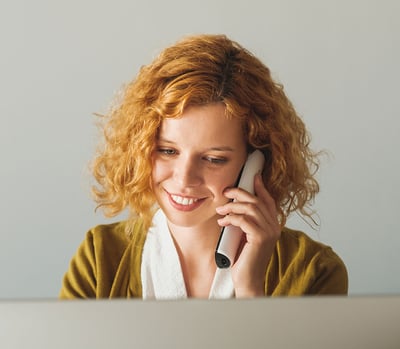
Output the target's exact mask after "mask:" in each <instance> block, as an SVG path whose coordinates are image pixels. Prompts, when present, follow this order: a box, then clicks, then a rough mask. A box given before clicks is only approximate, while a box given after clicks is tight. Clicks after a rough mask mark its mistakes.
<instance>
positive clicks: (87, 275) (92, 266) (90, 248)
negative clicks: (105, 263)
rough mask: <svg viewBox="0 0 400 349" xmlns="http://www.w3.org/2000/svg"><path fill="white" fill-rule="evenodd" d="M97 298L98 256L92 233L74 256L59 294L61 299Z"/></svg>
mask: <svg viewBox="0 0 400 349" xmlns="http://www.w3.org/2000/svg"><path fill="white" fill-rule="evenodd" d="M95 297H96V256H95V249H94V243H93V234H92V231H89V232H88V233H87V234H86V238H85V240H84V241H83V242H82V243H81V245H80V246H79V248H78V250H77V252H76V253H75V255H74V256H73V258H72V260H71V262H70V265H69V269H68V271H67V272H66V274H65V275H64V278H63V281H62V287H61V291H60V294H59V298H61V299H73V298H95Z"/></svg>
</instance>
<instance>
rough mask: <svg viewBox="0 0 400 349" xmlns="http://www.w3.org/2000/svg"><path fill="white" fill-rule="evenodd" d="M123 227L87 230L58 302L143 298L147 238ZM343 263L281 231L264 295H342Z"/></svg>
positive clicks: (298, 236)
mask: <svg viewBox="0 0 400 349" xmlns="http://www.w3.org/2000/svg"><path fill="white" fill-rule="evenodd" d="M125 227H126V222H119V223H114V224H109V225H99V226H97V227H95V228H93V229H92V230H90V231H89V232H88V233H87V235H86V239H85V240H84V241H83V243H82V244H81V245H80V247H79V248H78V250H77V252H76V254H75V256H74V257H73V258H72V261H71V263H70V266H69V269H68V271H67V273H66V274H65V276H64V279H63V283H62V288H61V292H60V298H62V299H68V298H117V297H123V298H131V297H139V298H141V297H142V286H141V277H140V270H141V257H142V251H143V246H144V242H145V237H146V232H144V231H143V229H142V226H141V222H140V221H139V220H138V221H137V222H136V224H135V226H134V229H133V233H132V236H131V237H128V235H127V234H126V229H125ZM347 288H348V278H347V271H346V267H345V265H344V264H343V262H342V260H341V259H340V258H339V257H338V256H337V255H336V254H335V252H333V251H332V249H331V248H330V247H328V246H325V245H323V244H321V243H319V242H316V241H314V240H312V239H311V238H309V237H308V236H307V235H305V234H304V233H302V232H299V231H295V230H291V229H288V228H284V229H283V231H282V235H281V238H280V240H279V241H278V243H277V245H276V248H275V251H274V253H273V255H272V257H271V261H270V263H269V265H268V268H267V270H266V280H265V294H266V295H268V296H269V295H271V296H300V295H317V294H329V295H333V294H347Z"/></svg>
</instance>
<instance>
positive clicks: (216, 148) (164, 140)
mask: <svg viewBox="0 0 400 349" xmlns="http://www.w3.org/2000/svg"><path fill="white" fill-rule="evenodd" d="M157 141H158V142H161V143H166V144H174V145H175V144H177V142H175V141H171V140H169V139H167V138H164V137H158V139H157ZM205 150H206V151H210V150H212V151H228V152H234V151H235V149H233V148H232V147H230V146H228V145H226V146H225V145H221V146H219V145H218V146H212V147H209V148H206V149H205Z"/></svg>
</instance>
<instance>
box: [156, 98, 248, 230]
mask: <svg viewBox="0 0 400 349" xmlns="http://www.w3.org/2000/svg"><path fill="white" fill-rule="evenodd" d="M246 155H247V154H246V144H245V140H244V137H243V133H242V127H241V123H240V121H239V120H237V119H231V120H229V119H228V118H227V117H226V116H225V107H224V105H223V104H222V103H216V104H209V105H205V106H193V107H189V108H187V109H186V110H185V112H184V113H183V114H182V117H180V118H176V119H165V120H164V121H163V122H162V124H161V128H160V132H159V135H158V139H157V145H156V148H155V151H154V153H153V159H152V160H153V173H152V181H153V188H154V192H155V195H156V199H157V202H158V204H159V205H160V207H161V209H162V210H163V211H164V213H165V214H166V216H167V219H168V221H169V222H170V223H172V224H173V225H176V226H182V227H196V226H199V227H200V226H201V225H202V224H209V223H212V224H216V219H217V214H216V212H215V208H216V207H217V206H220V205H222V204H224V203H226V202H227V199H226V197H224V195H223V191H224V189H225V188H227V187H231V186H234V184H235V183H236V180H237V177H238V174H239V172H240V169H241V168H242V166H243V164H244V162H245V159H246Z"/></svg>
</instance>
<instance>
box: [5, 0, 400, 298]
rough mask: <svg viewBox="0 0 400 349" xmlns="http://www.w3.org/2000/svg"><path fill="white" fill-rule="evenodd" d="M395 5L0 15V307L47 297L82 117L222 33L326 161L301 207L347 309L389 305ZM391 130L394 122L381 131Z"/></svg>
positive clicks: (115, 4)
mask: <svg viewBox="0 0 400 349" xmlns="http://www.w3.org/2000/svg"><path fill="white" fill-rule="evenodd" d="M399 4H400V3H399V2H398V1H397V0H392V1H391V0H370V1H366V0H364V1H362V0H349V1H344V0H343V1H340V0H339V1H329V2H328V1H321V0H303V1H296V0H293V1H289V0H284V1H283V0H274V1H268V0H259V1H256V0H247V1H240V2H239V1H228V0H203V1H193V2H190V1H179V0H170V1H158V3H156V2H155V1H153V2H150V1H147V2H145V1H144V2H143V3H142V2H141V3H139V2H138V1H127V0H125V1H124V0H113V1H111V0H110V1H104V0H103V1H102V0H96V1H95V0H86V1H85V0H79V1H78V0H69V1H62V2H61V1H54V0H52V1H51V0H37V1H28V0H24V1H23V0H19V1H18V0H16V1H11V0H10V1H4V0H3V1H2V2H1V5H0V8H1V9H0V36H1V41H0V42H1V48H0V49H1V55H0V96H1V103H0V120H1V128H0V163H1V165H0V176H1V177H0V178H1V181H0V195H1V200H0V215H1V227H0V276H1V281H0V298H20V297H24V298H32V297H41V298H44V297H56V296H57V293H58V290H59V287H60V283H61V278H62V275H63V273H64V272H65V270H66V269H67V266H68V262H69V259H70V258H71V256H72V255H73V253H74V251H75V249H76V247H77V246H78V244H79V243H80V242H81V240H82V239H83V237H84V234H85V232H86V230H88V229H89V228H90V227H92V226H93V225H95V224H98V223H100V222H106V221H107V220H106V219H104V218H103V217H102V216H101V215H100V214H99V213H97V214H95V213H94V204H93V203H92V201H91V198H90V193H89V187H90V182H91V178H90V174H89V173H88V170H87V168H88V163H89V161H90V159H91V157H92V154H93V151H94V147H95V144H96V136H97V130H96V128H95V122H96V118H95V117H94V116H93V113H94V112H103V111H105V110H106V108H107V106H108V105H109V103H110V101H111V100H112V97H113V95H114V94H115V92H116V91H117V90H118V89H119V88H120V86H121V85H122V84H123V83H124V82H126V81H128V80H129V79H131V78H132V77H133V76H134V75H135V74H136V72H137V70H138V69H139V67H140V66H141V65H142V64H144V63H148V62H149V61H150V60H151V59H152V58H153V57H154V55H155V54H156V53H158V52H159V51H160V50H161V49H162V48H163V47H165V46H166V45H168V44H171V43H173V42H175V41H176V40H177V39H178V38H180V37H182V36H183V35H186V34H192V33H202V32H207V33H226V34H228V35H229V36H230V37H231V38H233V39H235V40H237V41H239V42H240V43H241V44H243V45H244V46H245V47H247V48H248V49H250V50H251V51H253V52H254V53H255V54H256V55H258V56H259V57H260V58H261V59H262V60H263V61H264V62H265V63H266V64H267V65H268V66H269V67H270V68H271V70H272V71H273V72H274V75H275V77H276V78H277V79H278V80H279V81H281V82H282V83H283V84H284V85H285V86H286V91H287V93H288V95H289V96H290V98H291V99H292V101H293V103H294V104H295V107H296V108H297V110H298V111H299V113H300V114H301V115H302V116H303V118H304V120H305V122H306V123H307V124H308V126H309V129H310V131H311V133H312V134H313V146H314V148H323V149H327V150H329V152H330V154H331V156H330V157H329V158H325V160H324V161H323V166H322V168H321V171H320V181H321V188H322V191H321V193H320V195H319V197H318V199H317V201H316V204H315V208H316V209H317V210H318V212H319V216H320V220H321V228H320V229H319V231H313V230H312V229H310V227H308V226H307V225H306V224H304V223H302V221H301V220H300V219H298V218H296V217H294V218H293V219H292V220H290V222H289V225H291V226H294V227H300V228H301V229H303V230H306V231H307V232H308V233H309V235H311V236H312V237H313V238H315V239H318V240H320V241H322V242H325V243H328V244H330V245H332V246H333V247H334V249H335V250H336V251H337V252H338V253H339V254H340V255H341V256H342V258H343V259H344V261H345V263H346V264H347V266H348V270H349V275H350V292H351V294H383V293H399V292H400V276H399V275H400V254H399V253H398V250H399V248H400V234H399V233H398V231H397V230H398V229H396V228H397V222H398V216H397V215H398V209H399V204H398V198H399V196H400V195H399V194H400V191H399V186H398V179H399V178H400V166H399V156H398V154H397V151H398V149H399V148H400V140H399V136H398V132H399V130H400V127H399V121H398V119H397V118H396V117H397V116H398V114H399V110H400V102H399V100H400V98H399V88H398V81H399V78H400V76H399V71H400V70H399V64H398V63H399V62H400V45H399V32H400V21H399V19H398V15H399V10H400V5H399ZM395 118H396V119H395Z"/></svg>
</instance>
